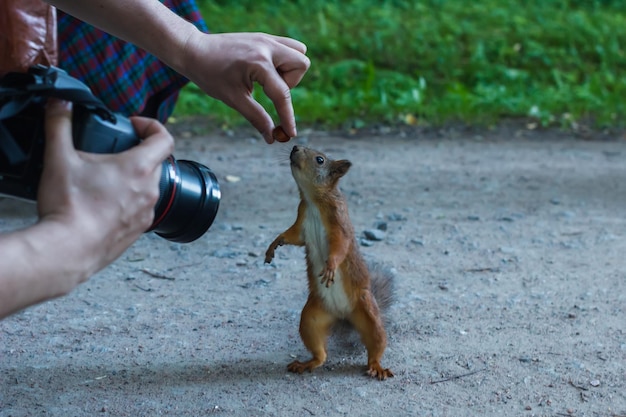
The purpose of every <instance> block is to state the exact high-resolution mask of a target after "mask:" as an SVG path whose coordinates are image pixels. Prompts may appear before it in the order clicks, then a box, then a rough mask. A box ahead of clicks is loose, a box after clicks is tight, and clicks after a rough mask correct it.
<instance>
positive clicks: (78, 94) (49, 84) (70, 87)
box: [0, 65, 116, 165]
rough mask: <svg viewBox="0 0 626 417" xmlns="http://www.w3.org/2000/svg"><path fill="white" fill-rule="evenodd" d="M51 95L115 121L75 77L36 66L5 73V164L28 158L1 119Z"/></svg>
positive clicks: (1, 90)
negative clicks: (18, 71) (26, 70)
mask: <svg viewBox="0 0 626 417" xmlns="http://www.w3.org/2000/svg"><path fill="white" fill-rule="evenodd" d="M49 97H54V98H57V99H60V100H66V101H71V102H72V103H74V104H77V105H81V106H84V107H87V108H90V109H92V110H93V111H94V112H95V113H96V114H97V115H98V116H100V117H101V118H102V119H103V120H107V121H110V122H112V123H115V121H116V117H115V114H114V113H113V112H111V111H110V110H109V109H107V108H106V106H105V105H104V103H102V101H100V100H99V99H98V98H96V97H95V96H94V95H93V94H92V92H91V90H89V88H88V87H87V86H86V85H85V84H83V83H82V82H80V81H79V80H77V79H75V78H72V77H70V76H69V75H67V73H66V72H65V71H63V70H60V69H59V68H56V67H46V66H43V65H36V66H34V67H31V68H30V69H29V71H28V72H27V73H17V72H14V73H9V74H6V75H5V76H4V77H2V78H1V79H0V154H3V155H4V156H5V157H6V159H7V161H8V162H9V164H11V165H14V164H19V163H21V162H24V161H26V160H28V155H26V153H25V152H24V151H23V150H22V149H21V148H20V146H19V145H18V142H17V141H16V139H15V138H14V137H13V135H12V134H11V133H10V132H9V131H8V129H7V128H6V127H5V126H4V124H3V121H4V120H7V119H10V118H12V117H14V116H16V115H18V114H20V112H22V111H23V110H24V109H26V107H28V106H29V105H30V104H32V103H38V104H41V105H43V103H44V100H43V99H44V98H49Z"/></svg>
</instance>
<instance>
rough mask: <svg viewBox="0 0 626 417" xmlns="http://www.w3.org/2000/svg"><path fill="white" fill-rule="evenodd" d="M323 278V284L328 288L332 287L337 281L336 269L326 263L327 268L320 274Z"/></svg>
mask: <svg viewBox="0 0 626 417" xmlns="http://www.w3.org/2000/svg"><path fill="white" fill-rule="evenodd" d="M320 278H322V281H321V282H322V284H325V285H326V288H328V287H330V286H331V285H332V284H333V283H334V282H335V269H334V268H330V267H329V266H328V265H326V268H324V270H323V271H322V273H321V274H320Z"/></svg>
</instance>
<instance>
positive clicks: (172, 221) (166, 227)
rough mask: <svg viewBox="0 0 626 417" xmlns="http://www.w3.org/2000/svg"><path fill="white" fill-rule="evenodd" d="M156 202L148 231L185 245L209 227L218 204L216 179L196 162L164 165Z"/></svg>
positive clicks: (177, 162) (171, 159)
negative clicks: (152, 220) (152, 219)
mask: <svg viewBox="0 0 626 417" xmlns="http://www.w3.org/2000/svg"><path fill="white" fill-rule="evenodd" d="M159 192H160V194H159V200H158V202H157V204H156V206H155V209H154V212H155V213H154V222H153V224H152V226H151V227H150V231H154V232H156V234H157V235H159V236H161V237H162V238H164V239H167V240H170V241H173V242H180V243H188V242H192V241H194V240H196V239H198V238H199V237H200V236H202V235H203V234H204V233H205V232H206V231H207V230H208V229H209V227H211V224H212V223H213V220H215V216H216V215H217V210H218V208H219V204H220V198H221V192H220V188H219V184H218V182H217V178H216V177H215V175H214V174H213V172H212V171H211V170H210V169H209V168H207V167H206V166H204V165H202V164H200V163H198V162H195V161H185V160H181V161H176V159H175V158H174V157H173V156H170V157H169V158H167V159H166V160H165V161H163V166H162V170H161V180H160V182H159Z"/></svg>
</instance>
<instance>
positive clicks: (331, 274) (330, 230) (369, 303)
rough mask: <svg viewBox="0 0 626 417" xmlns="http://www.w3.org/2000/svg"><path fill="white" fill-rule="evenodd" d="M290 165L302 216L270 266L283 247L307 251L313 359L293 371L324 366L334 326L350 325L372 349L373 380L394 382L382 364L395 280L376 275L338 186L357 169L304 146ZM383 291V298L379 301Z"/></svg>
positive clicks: (305, 326) (306, 321)
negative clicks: (384, 311) (383, 310)
mask: <svg viewBox="0 0 626 417" xmlns="http://www.w3.org/2000/svg"><path fill="white" fill-rule="evenodd" d="M289 159H290V161H291V172H292V175H293V178H294V179H295V181H296V184H297V185H298V189H299V192H300V204H299V206H298V216H297V218H296V221H295V222H294V224H293V225H292V226H291V227H290V228H289V229H287V230H285V231H284V232H283V233H281V234H280V235H278V237H277V238H276V239H275V240H274V241H273V242H272V243H271V244H270V246H269V248H268V249H267V252H266V253H265V262H266V263H270V262H271V261H272V259H273V258H274V251H275V249H276V248H277V247H278V246H282V245H297V246H305V253H306V264H307V275H308V284H309V297H308V300H307V302H306V305H305V306H304V309H303V310H302V315H301V317H300V337H301V338H302V342H303V343H304V345H305V346H306V348H307V349H308V350H309V352H311V354H312V355H313V357H312V358H311V359H310V360H308V361H306V362H300V361H298V360H296V361H293V362H291V363H290V364H289V365H288V366H287V369H288V370H289V371H291V372H296V373H303V372H304V371H312V370H313V369H314V368H317V367H318V366H320V365H322V364H323V363H324V362H325V361H326V356H327V354H326V340H327V338H328V336H329V334H330V331H331V329H332V327H333V325H334V324H335V323H337V322H339V321H342V320H346V321H348V322H349V323H350V324H351V325H352V326H353V327H354V328H355V329H356V330H357V331H358V333H359V334H360V336H361V340H362V342H363V344H364V345H365V347H366V348H367V374H368V375H370V376H371V377H374V378H378V379H379V380H384V379H386V378H388V377H393V372H391V371H390V370H389V369H388V368H383V367H382V365H381V364H380V361H381V358H382V356H383V352H384V351H385V347H386V345H387V336H386V333H385V328H384V325H383V320H382V316H381V308H386V307H387V306H388V304H389V303H390V301H391V285H392V282H391V281H390V280H391V276H390V275H388V274H387V275H385V274H384V273H382V272H381V271H378V270H375V271H374V270H373V271H372V273H375V274H373V275H371V273H370V270H369V269H368V267H367V264H366V262H365V260H364V259H363V257H362V255H361V253H360V252H359V249H358V247H357V242H356V238H355V235H354V228H353V226H352V223H351V221H350V218H349V217H348V206H347V203H346V199H345V198H344V196H343V195H342V193H341V191H340V190H339V187H338V185H337V184H338V181H339V179H340V178H341V177H343V176H344V175H345V174H346V172H348V169H349V168H350V166H351V165H352V164H351V162H350V161H347V160H332V159H329V158H327V157H326V155H324V154H322V153H320V152H317V151H315V150H312V149H308V148H305V147H302V146H294V147H293V149H292V151H291V154H290V156H289ZM377 278H378V279H377ZM377 290H380V291H379V292H381V293H382V294H380V295H381V296H382V297H381V298H379V299H378V301H377V294H375V293H376V292H377ZM379 304H380V305H379Z"/></svg>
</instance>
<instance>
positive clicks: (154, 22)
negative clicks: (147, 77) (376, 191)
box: [46, 0, 310, 143]
mask: <svg viewBox="0 0 626 417" xmlns="http://www.w3.org/2000/svg"><path fill="white" fill-rule="evenodd" d="M46 1H47V2H48V3H50V4H52V5H54V6H56V7H58V8H59V9H61V10H63V11H65V12H66V13H68V14H71V15H73V16H74V17H77V18H78V19H81V20H84V21H85V22H88V23H90V24H92V25H94V26H97V27H99V28H100V29H102V30H104V31H105V32H108V33H110V34H112V35H114V36H117V37H119V38H121V39H124V40H126V41H128V42H131V43H133V44H135V45H137V46H139V47H141V48H143V49H145V50H146V51H148V52H150V53H152V54H153V55H155V56H156V57H158V58H159V59H160V60H161V61H163V62H165V63H166V64H167V65H169V66H170V67H172V68H173V69H174V70H176V71H178V72H179V73H181V74H182V75H184V76H186V77H187V78H189V79H190V80H191V81H193V82H194V83H196V84H197V85H198V86H199V87H200V88H202V89H203V90H204V91H205V92H206V93H207V94H208V95H210V96H212V97H214V98H217V99H219V100H221V101H223V102H224V103H226V104H228V105H229V106H231V107H233V108H234V109H235V110H237V111H239V112H240V113H241V114H242V115H243V116H244V117H245V118H246V119H248V121H249V122H250V123H251V124H252V125H253V126H254V127H255V128H256V129H257V130H258V131H259V132H261V134H262V135H263V137H264V138H265V140H266V141H267V142H268V143H272V142H273V141H274V139H273V138H272V130H273V128H274V122H273V121H272V119H271V117H270V116H269V114H268V113H267V112H266V111H265V110H264V109H263V107H262V106H261V105H260V104H259V103H257V102H256V101H255V100H254V99H253V97H252V94H251V93H252V87H253V84H254V83H255V82H258V83H259V84H260V85H261V86H262V87H263V91H264V92H265V94H266V95H267V96H268V97H269V98H270V99H271V100H272V102H273V103H274V106H275V107H276V110H277V112H278V116H279V118H280V124H281V126H282V127H283V129H284V131H285V133H286V134H287V136H288V137H293V136H296V134H297V132H296V123H295V117H294V111H293V106H292V103H291V93H290V89H291V88H293V87H295V86H296V85H297V84H298V83H299V82H300V80H301V79H302V77H303V76H304V74H305V72H306V71H307V69H308V68H309V65H310V61H309V59H308V58H307V57H306V55H305V53H306V46H305V45H304V44H303V43H302V42H299V41H297V40H295V39H291V38H286V37H280V36H273V35H268V34H263V33H223V34H206V33H202V32H200V31H199V30H198V29H197V28H196V27H195V26H194V25H192V24H191V23H189V22H187V21H185V20H184V19H182V18H180V17H179V16H177V15H176V14H175V13H173V12H172V11H170V10H169V9H168V8H167V7H165V6H164V5H163V4H161V3H160V2H159V1H157V0H133V1H129V0H91V1H78V0H46ZM288 139H289V138H287V140H288Z"/></svg>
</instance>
